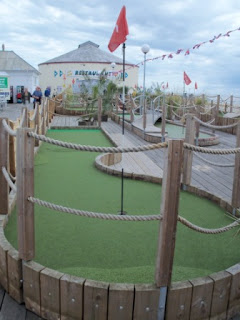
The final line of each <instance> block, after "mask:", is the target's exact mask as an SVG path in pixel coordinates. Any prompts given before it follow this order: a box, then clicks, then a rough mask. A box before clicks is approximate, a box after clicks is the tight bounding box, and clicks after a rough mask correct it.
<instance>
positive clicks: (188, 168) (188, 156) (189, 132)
mask: <svg viewBox="0 0 240 320" xmlns="http://www.w3.org/2000/svg"><path fill="white" fill-rule="evenodd" d="M194 136H195V120H194V118H193V115H192V114H188V115H187V120H186V135H185V142H186V143H190V144H194ZM192 158H193V153H192V151H191V150H187V149H185V150H184V160H183V179H182V182H183V184H184V185H190V183H191V177H192Z"/></svg>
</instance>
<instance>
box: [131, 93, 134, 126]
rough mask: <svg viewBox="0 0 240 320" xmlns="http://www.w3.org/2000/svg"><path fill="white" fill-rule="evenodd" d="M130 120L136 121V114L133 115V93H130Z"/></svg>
mask: <svg viewBox="0 0 240 320" xmlns="http://www.w3.org/2000/svg"><path fill="white" fill-rule="evenodd" d="M130 102H131V103H130V112H131V113H130V121H131V123H133V121H134V115H133V112H134V111H133V110H134V101H133V97H132V95H130Z"/></svg>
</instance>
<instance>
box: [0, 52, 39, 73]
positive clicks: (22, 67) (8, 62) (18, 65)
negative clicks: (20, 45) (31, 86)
mask: <svg viewBox="0 0 240 320" xmlns="http://www.w3.org/2000/svg"><path fill="white" fill-rule="evenodd" d="M0 70H1V71H35V72H36V73H38V74H40V72H39V71H38V70H37V69H35V68H34V67H32V66H31V65H30V64H29V63H27V62H26V61H25V60H23V59H22V58H21V57H19V56H18V55H17V54H16V53H15V52H14V51H5V50H4V51H3V50H2V51H0Z"/></svg>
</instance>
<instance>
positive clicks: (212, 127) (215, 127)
mask: <svg viewBox="0 0 240 320" xmlns="http://www.w3.org/2000/svg"><path fill="white" fill-rule="evenodd" d="M193 118H194V119H195V120H196V121H197V122H198V123H200V124H201V125H203V126H205V127H208V128H211V129H218V130H221V129H229V128H234V127H236V126H237V125H238V122H236V123H233V124H229V125H227V126H215V125H210V124H207V123H206V122H204V121H202V120H200V119H198V118H197V117H195V116H194V117H193Z"/></svg>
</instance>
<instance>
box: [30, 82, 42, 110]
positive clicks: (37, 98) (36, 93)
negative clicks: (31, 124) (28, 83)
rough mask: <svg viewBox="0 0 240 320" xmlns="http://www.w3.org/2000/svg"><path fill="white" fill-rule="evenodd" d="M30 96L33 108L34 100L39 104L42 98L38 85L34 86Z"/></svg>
mask: <svg viewBox="0 0 240 320" xmlns="http://www.w3.org/2000/svg"><path fill="white" fill-rule="evenodd" d="M32 97H33V98H34V100H33V109H35V105H36V102H38V103H39V105H40V104H41V100H42V91H41V88H40V87H36V90H34V92H33V94H32Z"/></svg>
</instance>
